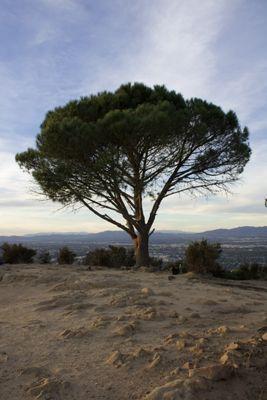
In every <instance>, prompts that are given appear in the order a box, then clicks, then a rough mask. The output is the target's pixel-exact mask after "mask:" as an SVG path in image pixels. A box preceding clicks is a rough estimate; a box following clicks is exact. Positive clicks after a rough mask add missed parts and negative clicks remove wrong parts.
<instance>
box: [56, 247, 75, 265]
mask: <svg viewBox="0 0 267 400" xmlns="http://www.w3.org/2000/svg"><path fill="white" fill-rule="evenodd" d="M75 256H76V254H75V253H73V251H71V250H70V249H69V248H68V247H67V246H64V247H62V248H61V249H59V252H58V257H57V261H58V263H59V264H73V261H74V259H75Z"/></svg>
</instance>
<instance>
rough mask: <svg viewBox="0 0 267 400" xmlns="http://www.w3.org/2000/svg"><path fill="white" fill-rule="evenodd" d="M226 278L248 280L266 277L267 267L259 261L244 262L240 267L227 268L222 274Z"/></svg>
mask: <svg viewBox="0 0 267 400" xmlns="http://www.w3.org/2000/svg"><path fill="white" fill-rule="evenodd" d="M222 277H223V278H225V279H235V280H248V279H266V278H267V267H266V266H261V265H259V264H258V263H255V262H254V263H252V264H249V263H243V264H240V266H239V267H238V268H235V269H232V270H226V271H224V272H223V275H222Z"/></svg>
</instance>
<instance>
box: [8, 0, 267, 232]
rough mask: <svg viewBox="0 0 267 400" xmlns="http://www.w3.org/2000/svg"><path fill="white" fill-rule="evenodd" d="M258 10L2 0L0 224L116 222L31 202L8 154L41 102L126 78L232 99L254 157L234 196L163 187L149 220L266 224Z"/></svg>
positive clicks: (21, 146) (182, 224)
mask: <svg viewBox="0 0 267 400" xmlns="http://www.w3.org/2000/svg"><path fill="white" fill-rule="evenodd" d="M266 17H267V3H266V2H265V1H263V0H258V1H255V2H250V1H248V0H243V1H241V0H234V1H232V2H229V1H227V0H221V1H217V2H214V1H211V0H207V1H205V2H202V3H200V2H197V1H196V0H188V1H185V0H184V1H183V0H182V1H179V2H177V1H175V0H164V1H163V0H156V1H155V2H153V7H151V3H149V2H147V1H141V0H137V1H136V2H134V4H133V3H132V2H130V1H128V0H124V1H122V0H114V1H112V2H108V1H105V0H100V1H98V2H97V3H92V4H90V3H89V2H87V1H85V0H76V1H74V0H40V1H38V2H35V1H33V0H28V1H26V0H21V1H17V0H15V1H13V2H10V1H7V0H4V1H3V2H2V3H1V11H0V18H1V25H0V32H1V37H2V46H1V49H0V57H1V61H0V79H1V88H2V93H3V95H2V97H1V100H0V234H1V235H7V234H17V235H20V234H29V233H33V232H38V233H40V232H51V231H52V232H53V231H57V232H58V231H60V232H63V233H64V232H80V231H88V232H92V233H96V232H100V231H105V230H117V229H116V228H115V227H113V226H112V225H109V224H108V223H106V222H105V221H103V220H101V219H97V217H95V216H93V215H92V214H90V213H88V212H87V211H85V210H79V211H76V212H75V213H73V212H71V210H60V211H57V209H60V208H61V206H60V205H58V204H53V203H52V202H50V201H45V202H42V201H39V200H38V199H37V197H36V195H33V194H32V193H31V188H32V183H31V181H30V178H29V177H28V176H27V175H26V174H25V173H23V172H22V171H21V170H20V169H19V167H18V165H17V164H16V162H15V160H14V157H15V154H16V153H17V152H20V151H23V150H26V148H27V147H32V146H34V142H35V137H36V134H37V133H38V132H39V126H40V124H41V123H42V121H43V118H44V116H45V114H46V112H47V111H48V110H50V109H53V108H54V107H56V106H59V105H64V104H65V103H66V102H68V101H69V100H70V99H75V98H79V97H80V96H86V95H90V94H91V93H97V92H99V91H102V90H115V89H116V88H117V87H118V86H120V84H122V83H126V82H135V81H138V82H144V83H145V84H147V85H150V86H153V85H154V84H164V85H166V86H167V88H169V89H174V90H176V91H177V92H181V93H182V94H183V95H184V97H185V98H190V97H200V98H203V99H206V100H208V101H211V102H214V103H215V104H217V105H219V106H221V107H222V108H223V109H224V110H229V109H233V110H234V111H235V112H236V113H237V116H238V118H239V120H240V123H241V125H242V126H244V125H247V126H248V128H249V130H250V134H251V136H250V145H251V148H252V157H251V160H250V162H249V163H248V165H247V166H246V168H245V171H244V173H243V174H242V179H241V181H240V182H238V183H237V184H235V185H234V186H233V187H232V190H233V192H234V194H233V195H229V196H224V195H218V196H217V197H210V198H208V199H206V198H189V197H185V196H183V197H171V198H169V199H168V200H165V201H164V202H163V205H162V207H161V209H160V211H159V213H158V216H157V219H156V223H155V228H156V229H157V230H158V231H159V230H182V231H186V232H189V231H190V232H201V231H205V230H211V229H216V228H232V227H237V226H263V225H267V208H265V207H264V199H265V197H267V185H266V182H267V167H266V154H267V138H266V129H267V113H266V103H267V101H266V100H267V91H266V86H267V81H266V76H267V43H266V40H265V39H264V37H266V36H267V25H266ZM146 207H148V203H146Z"/></svg>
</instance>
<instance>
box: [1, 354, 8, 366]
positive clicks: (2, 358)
mask: <svg viewBox="0 0 267 400" xmlns="http://www.w3.org/2000/svg"><path fill="white" fill-rule="evenodd" d="M7 360H8V355H7V353H6V352H5V351H1V352H0V363H4V362H6V361H7Z"/></svg>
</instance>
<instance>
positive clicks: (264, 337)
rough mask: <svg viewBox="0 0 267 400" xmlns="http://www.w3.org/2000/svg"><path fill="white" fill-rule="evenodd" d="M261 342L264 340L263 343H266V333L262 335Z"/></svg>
mask: <svg viewBox="0 0 267 400" xmlns="http://www.w3.org/2000/svg"><path fill="white" fill-rule="evenodd" d="M261 338H262V340H264V341H265V342H267V332H266V333H264V334H263V335H262V337H261Z"/></svg>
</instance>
